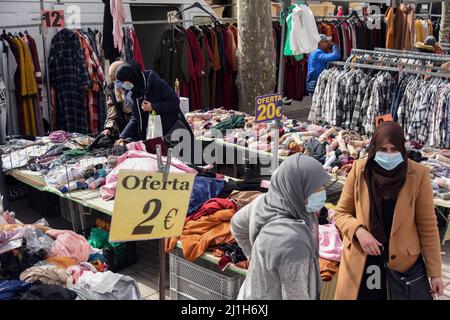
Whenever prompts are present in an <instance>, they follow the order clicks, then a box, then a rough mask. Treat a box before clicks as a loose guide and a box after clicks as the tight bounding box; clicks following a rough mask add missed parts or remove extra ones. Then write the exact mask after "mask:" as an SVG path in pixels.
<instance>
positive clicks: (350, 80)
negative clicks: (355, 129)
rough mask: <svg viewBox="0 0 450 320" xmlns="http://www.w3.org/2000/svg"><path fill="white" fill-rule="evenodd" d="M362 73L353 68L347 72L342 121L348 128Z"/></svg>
mask: <svg viewBox="0 0 450 320" xmlns="http://www.w3.org/2000/svg"><path fill="white" fill-rule="evenodd" d="M363 75H364V73H363V72H362V71H361V70H360V69H353V70H351V71H350V72H349V73H348V74H347V82H346V87H345V97H344V112H345V116H344V123H343V126H344V127H345V128H348V129H350V128H351V123H352V117H353V111H354V110H355V106H356V98H357V95H358V89H359V85H358V84H359V83H360V82H361V78H362V77H363Z"/></svg>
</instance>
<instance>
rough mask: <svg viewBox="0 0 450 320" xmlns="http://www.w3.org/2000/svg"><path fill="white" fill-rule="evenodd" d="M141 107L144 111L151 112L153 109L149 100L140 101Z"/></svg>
mask: <svg viewBox="0 0 450 320" xmlns="http://www.w3.org/2000/svg"><path fill="white" fill-rule="evenodd" d="M141 108H142V110H144V111H145V112H152V111H153V108H152V104H151V103H150V102H148V101H147V100H144V101H142V105H141Z"/></svg>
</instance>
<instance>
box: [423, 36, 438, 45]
mask: <svg viewBox="0 0 450 320" xmlns="http://www.w3.org/2000/svg"><path fill="white" fill-rule="evenodd" d="M423 44H424V45H426V46H433V47H434V46H435V45H436V38H435V37H433V36H428V37H426V38H425V41H424V42H423Z"/></svg>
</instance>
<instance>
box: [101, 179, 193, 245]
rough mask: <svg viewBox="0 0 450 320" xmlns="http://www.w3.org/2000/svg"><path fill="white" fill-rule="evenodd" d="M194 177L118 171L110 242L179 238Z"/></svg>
mask: <svg viewBox="0 0 450 320" xmlns="http://www.w3.org/2000/svg"><path fill="white" fill-rule="evenodd" d="M194 179H195V175H192V174H186V173H170V174H169V175H168V177H167V180H166V181H164V180H163V174H162V173H160V172H146V171H131V170H121V171H120V173H119V180H118V182H117V192H116V200H115V203H114V211H113V216H112V221H111V232H110V234H109V241H110V242H123V241H140V240H152V239H162V238H169V237H176V236H180V235H181V233H182V232H183V227H184V220H185V218H186V214H187V211H188V208H189V201H190V197H191V191H192V188H193V185H194Z"/></svg>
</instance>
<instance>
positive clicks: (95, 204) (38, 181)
mask: <svg viewBox="0 0 450 320" xmlns="http://www.w3.org/2000/svg"><path fill="white" fill-rule="evenodd" d="M8 174H9V175H10V176H12V177H14V178H15V179H17V180H19V181H21V182H23V183H25V184H26V185H28V186H30V187H33V188H35V189H37V190H39V191H42V192H50V193H53V194H55V195H57V196H59V197H61V198H63V199H66V200H69V204H71V202H74V203H76V204H77V205H79V206H82V207H86V208H89V209H93V210H96V211H99V212H101V213H103V214H106V215H108V216H111V217H112V214H113V211H114V200H110V201H105V200H103V199H102V198H101V196H100V189H96V190H76V191H71V192H68V193H61V192H60V191H58V190H57V189H56V188H52V187H48V186H46V185H45V182H44V179H43V177H42V176H41V175H40V174H39V173H38V172H34V171H31V170H19V169H15V170H11V171H9V172H8ZM69 209H70V211H71V212H70V214H71V217H72V219H73V218H74V217H75V214H76V211H75V207H74V206H73V205H69ZM82 211H83V210H82V208H81V207H80V208H79V210H78V213H79V215H80V220H81V223H82V228H83V229H84V222H83V221H84V220H83V217H82V216H83V214H82ZM72 223H73V221H72ZM178 248H180V249H181V248H182V247H181V242H180V243H178ZM200 259H202V260H205V261H208V262H210V263H213V264H215V265H219V260H220V259H219V258H217V257H215V256H214V255H213V254H212V253H210V252H207V253H205V254H203V255H202V256H201V257H200ZM228 269H229V270H230V271H233V272H236V273H238V274H239V275H246V273H247V271H246V270H244V269H241V268H239V267H236V266H235V265H230V266H229V267H228Z"/></svg>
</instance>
